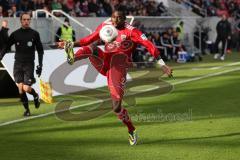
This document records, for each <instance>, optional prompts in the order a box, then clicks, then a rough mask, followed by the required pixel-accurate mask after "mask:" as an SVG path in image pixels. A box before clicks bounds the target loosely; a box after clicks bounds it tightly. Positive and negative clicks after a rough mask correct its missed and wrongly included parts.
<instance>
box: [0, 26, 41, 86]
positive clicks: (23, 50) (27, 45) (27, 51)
mask: <svg viewBox="0 0 240 160" xmlns="http://www.w3.org/2000/svg"><path fill="white" fill-rule="evenodd" d="M13 44H15V48H16V54H15V63H14V69H13V70H14V71H13V72H14V73H13V74H14V79H15V82H16V83H24V84H25V85H29V86H31V85H32V84H34V83H35V82H36V81H35V78H34V60H35V50H36V49H37V51H38V61H39V65H40V66H42V60H43V46H42V43H41V40H40V36H39V33H38V32H37V31H35V30H33V29H31V28H27V29H23V28H20V29H18V30H16V31H15V32H13V33H12V34H11V35H10V37H9V39H8V43H7V47H6V48H5V49H4V51H3V52H2V54H1V56H0V57H3V56H4V54H5V53H6V52H7V50H9V49H10V48H11V46H12V45H13Z"/></svg>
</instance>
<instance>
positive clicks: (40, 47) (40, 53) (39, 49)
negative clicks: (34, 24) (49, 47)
mask: <svg viewBox="0 0 240 160" xmlns="http://www.w3.org/2000/svg"><path fill="white" fill-rule="evenodd" d="M35 34H36V35H35V38H36V39H35V43H36V49H37V52H38V63H39V65H41V66H42V62H43V54H44V51H43V45H42V42H41V39H40V36H39V33H38V32H36V33H35Z"/></svg>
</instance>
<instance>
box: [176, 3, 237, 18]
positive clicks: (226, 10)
mask: <svg viewBox="0 0 240 160" xmlns="http://www.w3.org/2000/svg"><path fill="white" fill-rule="evenodd" d="M175 1H177V2H178V3H182V4H184V5H186V6H190V7H191V8H192V10H193V11H194V12H196V13H198V14H204V13H203V12H201V11H200V10H201V9H203V10H205V14H206V15H207V16H222V15H223V14H225V15H227V16H231V17H236V18H238V19H239V18H240V0H175Z"/></svg>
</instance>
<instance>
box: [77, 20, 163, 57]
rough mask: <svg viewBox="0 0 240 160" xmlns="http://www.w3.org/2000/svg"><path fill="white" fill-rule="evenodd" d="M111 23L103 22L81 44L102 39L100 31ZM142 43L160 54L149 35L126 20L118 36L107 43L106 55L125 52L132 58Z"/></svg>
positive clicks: (152, 52) (156, 53)
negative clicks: (137, 46) (148, 37)
mask: <svg viewBox="0 0 240 160" xmlns="http://www.w3.org/2000/svg"><path fill="white" fill-rule="evenodd" d="M109 24H110V25H111V24H112V22H111V21H110V22H103V23H102V24H100V25H99V26H98V27H97V29H96V31H95V32H93V33H92V34H90V35H89V36H87V37H85V38H83V39H81V40H80V46H87V45H89V44H91V43H93V42H95V41H97V40H99V39H100V37H99V32H100V30H101V28H102V27H103V26H105V25H109ZM137 44H141V45H143V46H144V47H146V49H147V50H148V51H149V52H150V53H151V54H152V55H153V56H154V57H155V58H157V57H158V56H159V54H160V52H159V51H158V49H157V48H156V47H155V46H154V44H153V43H152V42H151V41H149V40H148V39H147V37H146V36H145V35H144V34H143V33H142V32H141V31H139V30H138V29H136V28H134V27H133V26H131V25H130V24H128V23H126V22H125V26H124V27H123V28H122V29H118V36H117V38H116V40H115V41H114V42H111V43H106V44H105V47H104V48H105V49H104V53H105V54H106V55H105V56H107V55H109V56H111V55H113V54H114V53H124V54H126V55H127V56H128V58H129V60H131V57H132V56H131V54H132V53H133V50H134V49H136V45H137Z"/></svg>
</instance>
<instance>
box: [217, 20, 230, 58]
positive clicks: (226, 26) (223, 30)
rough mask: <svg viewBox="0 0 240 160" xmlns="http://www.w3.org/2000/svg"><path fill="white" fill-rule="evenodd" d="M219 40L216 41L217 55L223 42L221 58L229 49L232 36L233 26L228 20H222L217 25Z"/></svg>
mask: <svg viewBox="0 0 240 160" xmlns="http://www.w3.org/2000/svg"><path fill="white" fill-rule="evenodd" d="M216 29H217V39H216V41H215V53H218V45H219V43H220V42H222V51H221V56H224V54H225V50H226V48H227V42H228V38H229V37H230V36H231V24H230V23H229V22H228V20H227V19H226V20H223V19H222V20H221V21H219V22H218V24H217V27H216Z"/></svg>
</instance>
